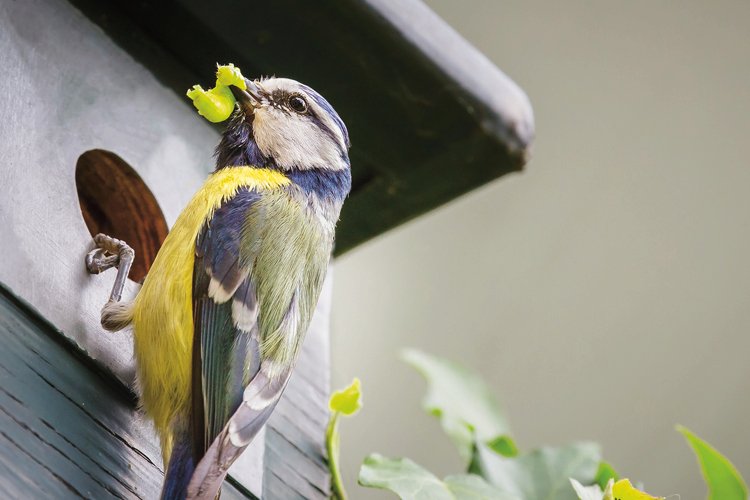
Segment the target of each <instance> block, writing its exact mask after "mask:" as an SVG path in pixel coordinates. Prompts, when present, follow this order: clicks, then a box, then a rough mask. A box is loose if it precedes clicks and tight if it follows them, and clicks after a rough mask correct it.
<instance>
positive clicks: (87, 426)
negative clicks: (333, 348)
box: [0, 0, 533, 499]
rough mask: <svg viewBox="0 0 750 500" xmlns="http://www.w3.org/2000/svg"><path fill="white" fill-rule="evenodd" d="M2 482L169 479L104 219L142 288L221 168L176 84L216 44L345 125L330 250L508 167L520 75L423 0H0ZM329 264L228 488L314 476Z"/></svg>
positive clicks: (84, 484) (267, 486)
mask: <svg viewBox="0 0 750 500" xmlns="http://www.w3.org/2000/svg"><path fill="white" fill-rule="evenodd" d="M0 8H1V9H2V11H3V15H2V16H0V46H2V48H3V50H2V54H1V55H0V58H2V66H3V70H2V72H0V90H2V94H3V96H4V97H3V103H2V105H0V131H1V132H2V133H1V134H0V137H2V141H0V159H1V162H0V186H1V187H2V194H0V228H2V236H0V341H1V342H2V346H3V348H2V349H0V377H1V378H0V380H2V384H1V385H0V464H2V466H0V497H2V498H67V497H85V498H95V499H103V498H111V497H115V498H144V499H152V498H157V497H158V495H159V490H160V487H161V482H162V477H163V474H162V465H161V456H160V452H159V449H158V441H157V440H156V439H155V437H154V433H153V430H152V429H151V427H150V424H149V423H148V422H147V421H146V420H145V419H144V418H143V417H142V416H140V415H139V413H138V410H137V406H136V404H137V403H136V396H135V393H134V389H133V388H132V382H133V354H132V339H131V338H130V333H129V332H128V331H124V332H119V333H107V332H105V331H103V330H102V328H101V326H100V324H99V312H100V309H101V307H102V305H103V304H104V302H105V301H106V299H107V296H108V293H109V290H110V288H111V286H112V280H113V278H114V271H109V272H107V273H105V274H103V275H101V276H98V277H92V276H91V275H89V274H88V273H87V271H86V269H85V267H84V260H83V259H84V255H85V254H86V252H88V251H89V250H91V248H92V235H93V234H96V233H98V232H104V233H107V234H110V235H112V236H115V237H118V238H121V239H124V240H125V241H127V242H128V243H130V244H131V246H133V247H134V249H135V252H136V259H135V264H134V266H133V268H132V271H131V274H130V280H129V281H128V283H127V284H126V288H125V295H126V296H133V295H134V294H135V293H136V292H137V290H138V287H139V284H138V283H139V281H141V280H142V279H143V277H144V276H145V275H146V274H147V273H148V269H149V266H150V264H151V262H152V261H153V259H154V256H155V255H156V253H157V252H158V250H159V246H160V244H161V242H162V241H163V239H164V237H165V236H166V234H167V232H168V231H169V227H170V226H171V224H172V223H173V222H174V221H175V219H176V217H177V216H178V214H179V213H180V211H181V210H182V209H183V207H184V206H185V204H186V202H187V201H188V200H189V199H190V197H191V196H192V195H193V194H194V193H195V191H196V190H197V189H198V187H199V186H200V185H201V183H202V182H203V181H204V179H205V178H206V176H207V175H208V173H209V172H210V171H211V170H212V168H213V160H212V153H213V150H214V147H215V146H216V144H217V141H218V131H217V129H216V128H213V127H212V126H211V125H210V124H208V123H207V122H206V121H204V120H203V119H201V118H200V117H199V116H198V115H197V114H196V113H195V111H194V109H193V108H192V107H191V105H190V103H189V101H188V100H187V99H186V98H185V97H184V93H185V90H186V89H187V88H189V87H190V86H191V85H192V84H194V83H196V82H204V83H208V84H210V83H211V82H212V80H213V72H214V71H215V67H216V63H217V62H220V63H225V62H233V63H235V64H236V65H238V66H239V67H241V68H242V70H243V73H244V74H245V75H246V76H249V77H253V76H259V75H269V74H275V75H278V76H289V77H292V78H294V79H297V80H299V81H302V82H305V83H308V84H309V85H311V86H312V87H313V88H315V89H316V90H318V91H320V92H321V94H323V95H324V96H326V98H327V99H328V100H329V101H330V102H331V103H332V104H333V105H334V107H335V108H336V109H337V110H338V112H339V113H340V115H341V116H342V118H343V119H344V121H345V122H346V123H347V125H348V127H349V131H350V136H351V140H352V145H353V146H352V149H351V161H352V166H353V168H352V172H353V176H354V186H353V190H352V194H351V196H350V199H349V200H348V201H347V202H346V204H345V206H344V211H343V213H342V217H341V222H340V224H339V229H338V233H337V247H336V253H337V254H340V253H343V252H346V251H347V250H350V249H352V248H353V247H355V246H356V245H358V244H360V243H362V242H363V241H365V240H367V239H368V238H371V237H373V236H375V235H377V234H379V233H381V232H383V231H386V230H387V229H389V228H392V227H394V226H396V225H398V224H400V223H402V222H404V221H406V220H408V219H411V218H413V217H416V216H417V215H419V214H421V213H424V212H426V211H428V210H431V209H432V208H434V207H436V206H438V205H440V204H442V203H445V202H446V201H448V200H450V199H452V198H454V197H456V196H459V195H461V194H462V193H465V192H467V191H469V190H471V189H473V188H475V187H477V186H479V185H481V184H483V183H485V182H488V181H490V180H492V179H495V178H497V177H499V176H501V175H504V174H506V173H509V172H512V171H517V170H520V168H521V167H522V166H523V164H524V161H525V159H526V154H527V149H528V147H529V144H530V141H531V139H532V136H533V118H532V112H531V107H530V105H529V103H528V100H527V98H526V96H525V95H524V94H523V92H522V91H521V90H520V89H519V88H518V87H517V86H516V85H515V84H514V83H513V82H512V81H511V80H509V79H508V78H507V77H506V76H505V75H503V74H502V73H501V72H500V71H499V70H498V69H497V68H496V67H494V66H493V65H492V64H491V63H490V62H489V61H488V60H487V59H486V58H485V57H484V56H482V55H481V54H480V53H478V52H477V51H476V50H475V49H474V48H473V47H471V46H470V45H469V44H468V43H466V42H465V41H464V40H463V39H462V38H461V37H460V36H459V35H457V34H456V33H455V32H454V31H453V30H452V29H451V28H450V27H448V26H447V25H446V24H445V23H444V22H443V21H442V20H441V19H439V18H438V17H437V16H436V15H435V14H434V13H432V12H431V11H430V10H429V9H428V8H427V7H425V6H424V5H423V4H422V3H420V2H419V1H418V0H401V1H395V0H366V1H357V0H342V1H335V2H333V1H330V2H328V1H327V2H306V1H303V0H282V1H276V2H231V1H228V0H217V1H214V2H194V1H189V0H168V1H156V0H135V1H133V0H129V1H126V0H112V1H110V2H95V1H91V0H71V1H70V2H68V1H66V0H29V1H23V2H18V1H11V0H0ZM331 286H335V285H333V283H331V280H330V279H329V280H328V283H327V285H326V289H325V291H324V293H323V296H322V298H321V300H320V303H319V305H318V308H317V311H316V315H315V319H314V322H313V325H312V327H311V329H310V331H309V333H308V336H307V338H306V341H305V345H304V353H303V355H302V358H301V360H300V362H299V364H298V366H297V369H296V372H295V374H294V376H293V378H292V380H291V382H290V385H289V387H288V389H287V391H286V393H285V395H284V398H283V401H282V403H281V404H279V406H278V408H277V410H276V411H275V413H274V414H273V416H272V418H271V420H270V421H269V423H268V424H267V426H266V429H265V432H264V433H263V434H262V435H261V436H259V438H258V439H256V440H255V441H254V443H253V445H252V446H251V448H250V449H249V450H248V451H247V452H246V453H245V454H244V455H243V458H242V459H241V460H240V461H239V462H238V463H236V464H235V466H234V467H233V469H232V470H231V473H230V476H229V479H228V480H227V481H226V483H225V485H224V495H223V496H222V498H226V499H230V498H256V497H261V496H262V497H263V498H268V499H275V498H284V499H286V498H324V497H327V496H328V495H329V493H330V485H329V474H328V469H327V465H326V456H325V448H324V433H325V424H326V420H327V417H328V412H327V399H328V395H329V364H330V360H329V353H328V351H329V349H328V346H329V338H328V316H329V313H330V307H331V304H330V297H331V294H330V290H331Z"/></svg>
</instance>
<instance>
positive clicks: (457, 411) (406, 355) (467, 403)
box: [402, 349, 510, 462]
mask: <svg viewBox="0 0 750 500" xmlns="http://www.w3.org/2000/svg"><path fill="white" fill-rule="evenodd" d="M402 359H403V360H404V361H406V362H407V363H408V364H410V365H411V366H413V367H414V368H415V369H416V370H417V371H419V372H420V373H421V374H422V375H423V376H424V378H425V379H426V380H427V384H428V387H427V395H426V396H425V399H424V401H423V406H424V408H425V410H426V411H427V412H429V413H431V414H433V415H435V416H437V417H438V418H439V419H440V423H441V425H442V427H443V430H444V431H445V432H446V434H448V436H450V437H451V439H452V440H453V441H454V443H455V444H456V446H457V447H458V450H459V452H460V453H461V456H462V457H463V458H464V459H465V460H466V461H467V462H468V461H469V460H470V459H471V452H472V447H473V445H474V441H475V440H477V441H480V442H486V441H494V440H496V439H498V438H500V437H502V436H505V435H508V434H510V432H509V427H508V423H507V422H506V420H505V417H504V416H503V414H502V411H501V409H500V405H499V404H498V402H497V400H496V399H495V397H494V396H493V395H492V392H491V391H490V389H489V387H488V386H487V384H485V383H484V381H483V380H482V379H481V377H479V376H478V375H477V374H476V373H474V372H472V371H470V370H468V369H466V368H464V367H462V366H460V365H457V364H455V363H452V362H450V361H447V360H444V359H441V358H437V357H435V356H430V355H428V354H425V353H423V352H420V351H416V350H413V349H407V350H405V351H403V353H402Z"/></svg>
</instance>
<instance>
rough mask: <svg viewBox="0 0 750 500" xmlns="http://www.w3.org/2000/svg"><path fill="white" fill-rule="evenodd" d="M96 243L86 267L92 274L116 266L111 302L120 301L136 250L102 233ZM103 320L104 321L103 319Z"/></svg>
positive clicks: (87, 257)
mask: <svg viewBox="0 0 750 500" xmlns="http://www.w3.org/2000/svg"><path fill="white" fill-rule="evenodd" d="M94 243H95V244H96V248H94V249H93V250H91V251H90V252H89V253H88V254H86V269H87V270H88V272H89V273H90V274H99V273H101V272H104V271H106V270H107V269H110V268H112V267H116V268H117V276H116V277H115V284H114V285H113V286H112V293H111V294H110V296H109V300H110V302H119V301H120V298H121V297H122V289H123V288H124V287H125V280H126V279H127V277H128V273H129V272H130V266H132V265H133V259H134V258H135V251H134V250H133V249H132V248H130V246H129V245H128V244H127V243H125V242H124V241H122V240H118V239H116V238H112V237H111V236H107V235H106V234H101V233H99V234H97V235H96V236H94ZM102 316H104V311H102ZM102 322H104V321H103V320H102Z"/></svg>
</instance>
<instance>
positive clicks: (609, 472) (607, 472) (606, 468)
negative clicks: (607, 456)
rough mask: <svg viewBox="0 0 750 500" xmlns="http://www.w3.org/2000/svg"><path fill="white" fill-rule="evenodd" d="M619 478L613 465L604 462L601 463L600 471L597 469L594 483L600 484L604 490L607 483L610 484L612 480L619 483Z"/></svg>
mask: <svg viewBox="0 0 750 500" xmlns="http://www.w3.org/2000/svg"><path fill="white" fill-rule="evenodd" d="M619 478H620V477H619V476H618V475H617V472H615V469H614V467H612V465H611V464H609V463H608V462H605V461H604V460H602V461H601V462H599V469H597V471H596V477H595V478H594V482H595V483H596V484H598V485H599V486H600V487H601V488H602V489H604V488H606V487H607V483H609V480H610V479H613V480H615V481H617V480H618V479H619Z"/></svg>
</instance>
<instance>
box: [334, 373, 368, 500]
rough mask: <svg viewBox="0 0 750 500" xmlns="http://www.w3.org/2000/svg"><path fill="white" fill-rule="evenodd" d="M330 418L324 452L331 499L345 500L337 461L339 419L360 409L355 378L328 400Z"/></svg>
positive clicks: (358, 384)
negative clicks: (328, 473) (326, 455)
mask: <svg viewBox="0 0 750 500" xmlns="http://www.w3.org/2000/svg"><path fill="white" fill-rule="evenodd" d="M328 407H329V408H330V409H331V418H330V419H329V420H328V427H327V428H326V450H327V451H328V469H329V470H330V471H331V491H332V494H331V498H333V499H337V500H346V498H347V496H346V491H345V490H344V482H343V480H342V479H341V465H340V460H339V449H340V441H341V438H340V437H339V417H340V416H341V415H354V414H355V413H357V412H358V411H359V409H360V408H362V388H361V386H360V383H359V379H358V378H355V379H354V380H353V381H352V383H351V384H350V385H349V387H346V388H345V389H342V390H340V391H336V392H334V393H333V394H332V395H331V399H329V400H328Z"/></svg>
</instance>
